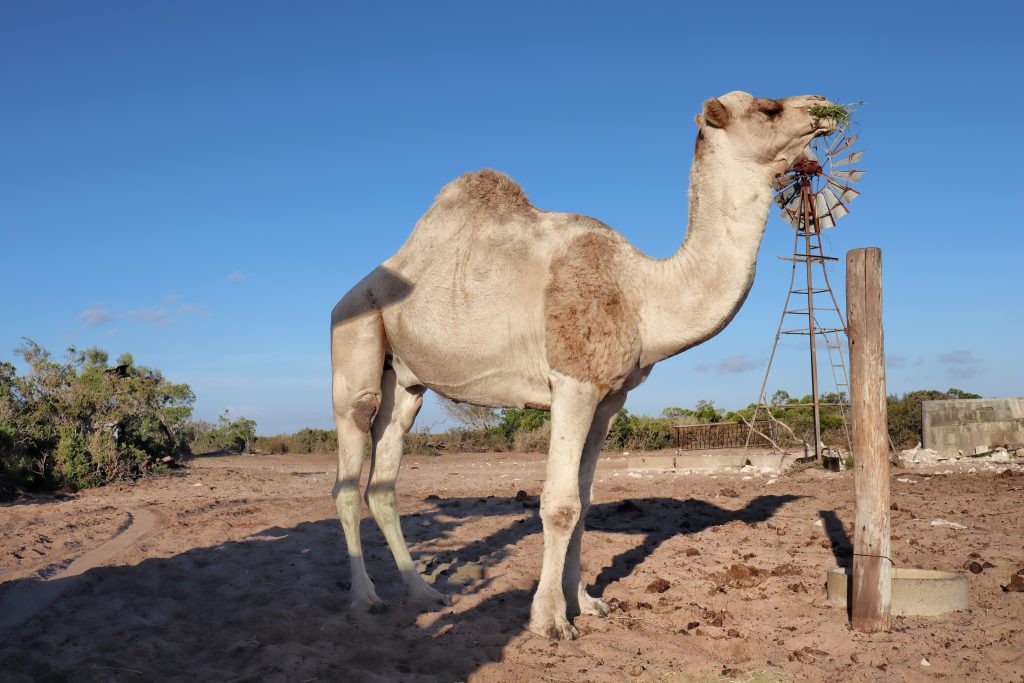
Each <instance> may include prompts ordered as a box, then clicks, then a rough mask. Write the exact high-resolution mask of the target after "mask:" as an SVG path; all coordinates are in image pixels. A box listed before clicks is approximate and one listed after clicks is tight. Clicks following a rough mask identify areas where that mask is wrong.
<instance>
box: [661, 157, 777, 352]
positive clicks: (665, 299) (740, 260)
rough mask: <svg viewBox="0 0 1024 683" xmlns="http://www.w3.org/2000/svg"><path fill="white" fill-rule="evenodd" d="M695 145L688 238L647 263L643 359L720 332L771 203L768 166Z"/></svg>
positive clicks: (742, 288) (749, 271)
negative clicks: (669, 252)
mask: <svg viewBox="0 0 1024 683" xmlns="http://www.w3.org/2000/svg"><path fill="white" fill-rule="evenodd" d="M708 147H709V146H708V145H705V147H704V149H701V148H698V152H697V154H696V155H695V158H694V165H693V170H692V171H691V173H690V192H689V202H690V216H689V226H688V228H687V232H686V239H685V240H684V242H683V244H682V246H681V247H680V248H679V250H678V251H677V252H676V253H675V254H674V255H673V256H671V257H669V258H667V259H664V260H651V261H649V262H648V263H647V266H648V267H647V277H646V278H644V279H645V282H646V285H647V287H646V291H644V292H641V297H642V299H643V303H642V311H643V313H642V315H641V329H642V332H641V334H642V343H643V359H642V363H643V364H644V365H647V364H649V363H654V362H657V361H659V360H662V359H664V358H668V357H670V356H674V355H676V354H677V353H680V352H682V351H685V350H686V349H688V348H690V347H692V346H696V345H697V344H700V343H701V342H704V341H706V340H708V339H710V338H711V337H713V336H715V335H716V334H718V333H719V332H720V331H722V329H723V328H724V327H725V326H726V325H727V324H728V323H729V321H731V320H732V318H733V317H734V316H735V315H736V313H737V311H739V308H740V306H741V305H742V303H743V301H744V299H746V297H747V293H748V292H749V291H750V287H751V285H752V284H753V281H754V269H755V266H756V263H757V252H758V250H759V248H760V246H761V238H762V237H763V236H764V229H765V224H766V222H767V220H768V209H769V207H770V203H771V185H770V179H769V178H768V175H767V172H766V170H765V169H764V168H763V167H762V166H760V165H757V164H754V163H750V162H743V161H736V160H735V159H732V158H730V155H728V154H727V153H722V152H717V151H716V150H713V149H709V148H708Z"/></svg>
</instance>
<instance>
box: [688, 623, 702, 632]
mask: <svg viewBox="0 0 1024 683" xmlns="http://www.w3.org/2000/svg"><path fill="white" fill-rule="evenodd" d="M698 626H700V622H699V621H691V622H690V623H689V624H687V625H686V630H687V631H692V630H693V629H695V628H697V627H698Z"/></svg>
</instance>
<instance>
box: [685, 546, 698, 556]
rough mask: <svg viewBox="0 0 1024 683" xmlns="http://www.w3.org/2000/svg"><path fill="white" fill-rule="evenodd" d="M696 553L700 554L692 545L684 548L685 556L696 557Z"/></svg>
mask: <svg viewBox="0 0 1024 683" xmlns="http://www.w3.org/2000/svg"><path fill="white" fill-rule="evenodd" d="M697 555H700V551H699V550H697V549H696V548H694V547H693V546H690V547H689V548H687V549H686V556H687V557H696V556H697Z"/></svg>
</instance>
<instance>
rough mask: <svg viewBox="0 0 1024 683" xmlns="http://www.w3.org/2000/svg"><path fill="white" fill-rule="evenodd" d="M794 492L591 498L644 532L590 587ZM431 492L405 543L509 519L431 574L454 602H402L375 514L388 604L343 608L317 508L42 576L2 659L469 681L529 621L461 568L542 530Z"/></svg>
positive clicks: (29, 664) (340, 546) (474, 501)
mask: <svg viewBox="0 0 1024 683" xmlns="http://www.w3.org/2000/svg"><path fill="white" fill-rule="evenodd" d="M796 498H797V497H796V496H761V497H758V498H756V499H754V500H753V501H751V502H750V503H749V504H748V505H747V506H745V507H744V508H742V509H741V510H736V511H730V510H725V509H723V508H719V507H718V506H716V505H713V504H711V503H707V502H705V501H701V500H694V499H691V500H686V501H677V500H673V499H670V498H647V499H643V500H635V501H631V500H626V501H618V502H609V503H601V504H599V505H595V506H593V507H592V509H591V515H590V521H589V523H588V528H592V529H600V530H607V531H618V532H623V533H630V534H639V535H640V536H642V540H641V542H640V544H639V545H638V546H637V547H635V548H633V549H631V550H628V551H626V552H623V553H621V554H619V555H617V556H616V557H615V558H614V559H613V560H612V562H611V563H610V564H609V566H606V567H604V568H603V569H602V570H601V572H600V574H599V576H598V579H597V586H598V590H599V591H603V590H604V588H605V587H607V586H608V585H609V584H610V583H612V582H614V581H616V580H618V579H619V578H622V577H624V576H628V575H629V574H630V572H631V571H632V570H633V568H634V567H636V566H637V565H638V564H640V563H642V562H643V561H644V559H645V558H646V557H648V556H649V555H650V553H651V552H653V550H654V549H655V548H657V547H658V546H659V545H660V544H661V543H663V542H664V541H666V540H668V539H669V538H671V537H673V536H675V535H677V534H690V533H697V532H699V531H701V530H703V529H707V528H709V527H712V526H715V525H719V524H725V523H728V522H731V521H735V520H740V521H743V522H746V523H752V522H755V521H762V520H766V519H768V518H769V517H771V515H772V514H774V512H775V511H777V510H778V509H779V507H780V506H782V505H784V504H785V503H787V502H789V501H792V500H795V499H796ZM481 500H482V501H483V503H481ZM427 503H428V506H429V507H430V508H431V509H428V510H427V511H424V512H420V513H418V514H413V515H407V516H406V517H405V518H403V525H404V526H405V527H406V532H407V533H408V534H409V537H410V540H411V541H412V542H413V543H416V542H418V541H420V540H426V539H442V540H443V539H445V538H446V537H451V536H453V535H454V533H455V531H456V530H458V529H459V528H460V527H461V526H462V525H464V524H467V523H468V522H469V521H470V519H471V518H476V517H479V516H480V515H493V516H502V517H509V524H507V525H506V526H504V527H503V528H501V529H499V530H498V531H496V532H494V533H491V534H489V535H488V536H487V537H486V538H483V539H480V540H475V541H471V542H469V543H465V544H463V545H461V546H459V547H456V548H454V549H453V550H452V551H451V552H452V556H453V562H452V563H451V567H449V569H448V570H447V572H448V573H446V574H445V575H443V576H440V575H439V576H437V577H436V581H437V582H438V583H439V585H440V586H441V587H442V588H443V589H444V590H445V591H446V592H449V593H454V594H460V593H461V594H462V596H463V597H462V599H461V600H457V602H456V603H455V605H454V606H453V607H452V608H449V609H445V610H443V611H441V612H439V613H420V612H419V611H418V610H417V609H415V608H414V607H412V606H410V605H407V604H405V603H403V602H402V596H403V594H404V591H403V587H402V585H401V581H400V578H399V576H398V573H397V571H395V569H394V564H393V562H392V560H391V557H390V553H389V552H388V550H387V546H386V544H385V543H384V541H383V539H382V538H381V536H380V534H379V532H376V531H375V527H372V521H370V520H364V524H365V525H366V526H365V527H364V532H365V534H364V549H365V551H366V557H367V564H368V565H369V568H370V572H371V574H372V575H373V577H374V579H375V581H376V582H377V587H378V593H379V594H380V595H381V597H383V598H384V599H385V600H387V601H388V602H389V603H390V604H391V606H390V607H389V608H388V609H387V610H386V611H385V612H383V613H381V614H371V615H367V614H355V613H352V612H349V611H348V610H347V602H348V583H349V581H348V566H347V565H348V563H347V562H346V561H345V557H344V542H343V538H342V534H341V529H340V526H339V524H338V522H337V520H335V519H333V518H331V519H323V520H318V521H311V522H303V523H300V524H298V525H296V526H294V527H290V528H285V527H269V528H266V529H264V530H262V531H260V532H258V533H254V534H251V535H250V536H248V537H246V538H244V539H242V540H237V541H228V542H225V543H221V544H219V545H215V546H212V547H201V548H193V549H190V550H187V551H185V552H181V553H179V554H176V555H173V556H170V557H161V558H149V559H145V560H143V561H141V562H139V563H138V564H135V565H131V566H107V567H100V568H96V569H92V570H89V571H87V572H85V573H83V574H82V575H81V576H78V577H75V578H68V579H55V580H53V581H50V582H47V584H46V585H47V587H48V588H64V590H63V591H62V592H60V595H59V596H58V597H56V598H55V599H54V600H53V602H52V603H50V604H49V605H47V606H45V607H43V608H41V609H40V610H39V611H38V612H37V613H36V614H35V616H33V617H31V618H29V619H28V620H27V621H25V622H24V623H22V624H20V625H17V626H16V627H13V628H10V629H8V630H7V631H5V632H2V633H0V670H2V671H4V678H5V680H12V681H20V680H23V681H71V680H74V681H139V680H182V681H184V680H188V681H192V680H231V681H275V680H282V681H284V680H290V681H291V680H295V681H304V680H313V679H319V680H360V679H364V678H377V679H381V680H408V681H444V682H448V681H463V680H467V679H468V678H469V677H470V676H471V675H472V674H473V673H474V672H475V671H477V670H478V669H479V668H480V667H481V666H483V665H485V664H488V663H491V662H497V661H499V660H500V659H501V656H502V650H503V648H505V647H506V646H507V645H508V644H509V643H510V642H511V640H512V639H513V638H515V637H517V636H518V635H520V634H521V633H522V632H523V628H524V625H525V623H526V621H527V620H528V618H529V608H530V597H531V590H528V589H525V588H522V587H515V588H511V589H507V590H502V591H495V590H494V587H493V585H492V584H491V583H490V582H489V581H488V580H487V579H484V580H482V581H474V582H471V583H469V584H467V585H460V584H458V583H456V582H455V581H453V580H452V579H453V578H454V576H455V575H454V572H457V570H458V568H459V567H461V566H465V565H466V564H467V563H471V562H477V561H480V559H481V558H488V561H491V562H493V561H497V560H500V559H501V558H502V557H504V556H505V555H506V554H507V553H508V552H509V551H510V549H511V548H512V547H514V546H515V545H516V544H517V543H518V542H519V541H520V540H522V539H523V538H525V537H526V536H528V535H530V534H536V533H539V532H540V523H539V520H538V518H537V500H536V498H531V497H526V498H523V497H522V496H521V497H520V498H519V499H516V498H496V497H490V498H483V499H481V498H447V499H433V500H428V501H427ZM62 582H63V583H62ZM53 584H56V586H54V585H53ZM42 586H43V584H41V583H40V582H38V581H36V580H33V579H19V580H16V581H10V582H7V583H5V584H0V609H2V608H3V600H4V597H5V596H6V595H10V594H12V593H10V592H9V591H12V592H13V594H18V593H21V594H24V593H25V592H26V591H28V592H31V591H39V592H40V593H42V592H44V591H43V590H42ZM58 592H59V591H58ZM481 596H483V597H482V599H480V598H481ZM462 600H465V602H462ZM459 602H462V605H463V606H462V607H460V604H459Z"/></svg>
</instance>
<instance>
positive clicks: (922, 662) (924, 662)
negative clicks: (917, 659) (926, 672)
mask: <svg viewBox="0 0 1024 683" xmlns="http://www.w3.org/2000/svg"><path fill="white" fill-rule="evenodd" d="M931 665H932V663H931V662H929V661H928V660H927V659H922V660H921V666H931Z"/></svg>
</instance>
